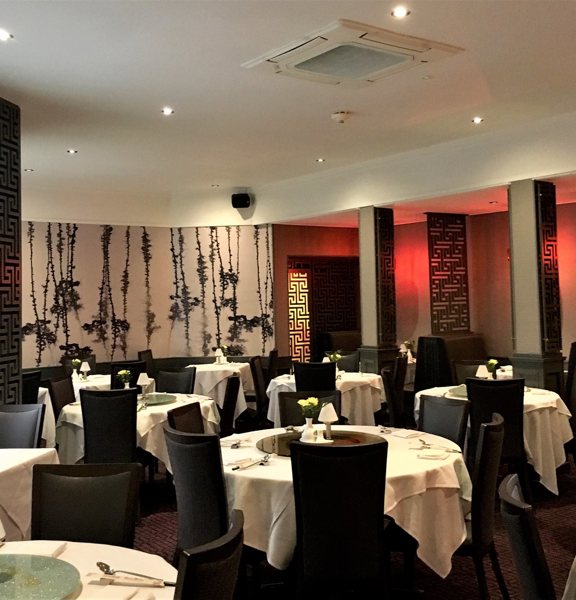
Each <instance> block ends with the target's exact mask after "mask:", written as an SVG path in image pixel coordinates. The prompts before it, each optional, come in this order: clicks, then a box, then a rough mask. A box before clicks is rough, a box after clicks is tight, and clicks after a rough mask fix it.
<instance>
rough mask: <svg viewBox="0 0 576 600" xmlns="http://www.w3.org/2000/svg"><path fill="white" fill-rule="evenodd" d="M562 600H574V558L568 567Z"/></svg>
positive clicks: (575, 584)
mask: <svg viewBox="0 0 576 600" xmlns="http://www.w3.org/2000/svg"><path fill="white" fill-rule="evenodd" d="M562 600H576V558H575V559H574V562H573V563H572V566H571V567H570V572H569V573H568V579H567V580H566V586H565V588H564V594H563V595H562Z"/></svg>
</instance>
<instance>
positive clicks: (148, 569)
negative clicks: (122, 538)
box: [0, 540, 177, 600]
mask: <svg viewBox="0 0 576 600" xmlns="http://www.w3.org/2000/svg"><path fill="white" fill-rule="evenodd" d="M53 551H55V552H53ZM1 554H39V555H41V556H52V555H53V554H54V558H58V559H60V560H63V561H65V562H67V563H70V564H71V565H74V566H75V567H76V568H77V569H78V572H79V574H80V588H79V589H78V590H77V591H76V592H75V593H74V594H73V595H72V596H67V598H69V599H70V600H72V599H74V600H76V599H78V598H79V599H80V600H89V599H90V600H128V599H130V600H168V599H171V598H174V590H175V588H174V587H163V588H152V587H133V586H124V585H100V584H98V583H97V582H98V579H99V576H100V572H99V571H98V568H97V567H96V562H98V561H101V562H105V563H108V564H109V565H110V566H111V567H112V568H113V569H123V570H125V571H134V572H135V573H144V574H146V575H150V576H152V577H158V578H159V579H163V580H164V581H174V582H175V581H176V576H177V571H176V569H175V568H174V567H173V566H172V565H170V564H169V563H167V562H166V561H165V560H164V559H163V558H162V557H160V556H157V555H155V554H148V553H147V552H140V551H138V550H132V549H131V548H121V547H119V546H109V545H106V544H83V543H79V542H57V541H44V540H39V541H31V542H11V543H8V544H6V545H5V546H3V547H2V548H0V555H1ZM91 582H93V583H91Z"/></svg>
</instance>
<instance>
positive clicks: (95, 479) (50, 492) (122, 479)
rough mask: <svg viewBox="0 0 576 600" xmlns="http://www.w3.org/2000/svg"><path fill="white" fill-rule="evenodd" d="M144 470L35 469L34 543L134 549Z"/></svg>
mask: <svg viewBox="0 0 576 600" xmlns="http://www.w3.org/2000/svg"><path fill="white" fill-rule="evenodd" d="M140 471H141V466H140V465H138V464H134V463H129V464H100V465H86V464H84V465H34V467H33V472H32V539H33V540H65V541H69V542H91V543H96V544H110V545H113V546H126V547H129V548H130V547H132V546H133V545H134V530H135V527H136V518H137V514H138V489H139V484H140V478H141V472H140Z"/></svg>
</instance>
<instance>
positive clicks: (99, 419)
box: [80, 388, 138, 463]
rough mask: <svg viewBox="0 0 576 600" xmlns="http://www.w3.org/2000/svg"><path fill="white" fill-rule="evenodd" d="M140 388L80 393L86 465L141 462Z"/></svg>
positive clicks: (83, 391)
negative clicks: (138, 427)
mask: <svg viewBox="0 0 576 600" xmlns="http://www.w3.org/2000/svg"><path fill="white" fill-rule="evenodd" d="M137 403H138V397H137V392H136V388H130V389H127V390H87V389H82V390H80V404H81V406H82V419H83V421H84V461H85V462H87V463H129V462H138V457H137V452H136V410H137Z"/></svg>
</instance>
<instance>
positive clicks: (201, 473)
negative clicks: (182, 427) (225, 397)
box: [164, 425, 228, 553]
mask: <svg viewBox="0 0 576 600" xmlns="http://www.w3.org/2000/svg"><path fill="white" fill-rule="evenodd" d="M164 436H165V438H166V446H167V448H168V455H169V457H170V464H171V467H172V474H173V475H174V486H175V488H176V504H177V507H178V540H177V553H178V551H179V550H183V549H187V548H192V547H195V546H199V545H201V544H206V543H208V542H213V541H214V540H216V539H217V538H219V537H220V536H222V535H224V534H225V533H226V532H227V530H228V500H227V498H226V488H225V485H224V472H223V469H222V455H221V453H220V438H219V437H218V436H217V435H207V434H204V435H202V434H192V433H183V432H180V431H176V430H174V429H172V428H171V427H169V426H168V425H164Z"/></svg>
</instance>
